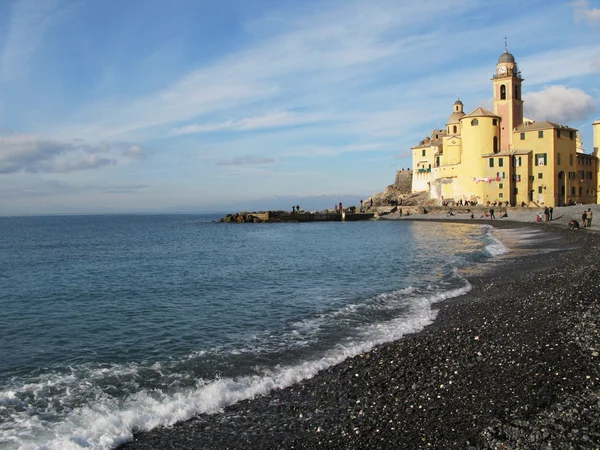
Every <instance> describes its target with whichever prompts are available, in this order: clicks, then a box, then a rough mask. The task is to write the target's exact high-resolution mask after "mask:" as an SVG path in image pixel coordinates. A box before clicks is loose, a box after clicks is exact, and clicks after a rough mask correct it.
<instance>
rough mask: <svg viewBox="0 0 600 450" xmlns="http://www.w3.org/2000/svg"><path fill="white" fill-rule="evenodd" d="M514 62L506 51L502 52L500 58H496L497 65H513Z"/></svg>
mask: <svg viewBox="0 0 600 450" xmlns="http://www.w3.org/2000/svg"><path fill="white" fill-rule="evenodd" d="M514 62H515V57H514V56H513V55H512V54H510V53H508V50H504V53H502V54H501V55H500V58H498V64H500V63H514Z"/></svg>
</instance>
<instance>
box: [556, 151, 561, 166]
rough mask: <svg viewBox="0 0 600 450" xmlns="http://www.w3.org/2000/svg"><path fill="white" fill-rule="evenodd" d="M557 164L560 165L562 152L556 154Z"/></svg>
mask: <svg viewBox="0 0 600 450" xmlns="http://www.w3.org/2000/svg"><path fill="white" fill-rule="evenodd" d="M556 165H557V166H560V153H557V154H556Z"/></svg>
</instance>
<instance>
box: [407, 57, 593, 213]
mask: <svg viewBox="0 0 600 450" xmlns="http://www.w3.org/2000/svg"><path fill="white" fill-rule="evenodd" d="M491 81H492V85H493V90H494V111H493V112H491V111H488V110H486V109H484V108H481V107H478V108H476V109H475V110H474V111H472V112H470V113H469V114H466V113H465V112H464V111H463V103H462V102H461V101H460V100H457V101H456V102H455V103H454V106H453V111H452V113H451V114H450V117H449V118H448V122H447V123H446V128H445V129H443V130H433V131H432V133H431V135H430V136H428V137H426V138H425V139H423V141H421V143H420V144H419V145H417V146H415V147H413V148H412V154H413V191H414V192H422V191H427V192H429V195H430V198H432V199H437V200H439V201H440V202H451V201H460V200H462V201H471V202H476V203H478V204H487V202H490V203H493V202H497V203H506V202H508V203H510V204H512V205H521V204H523V203H524V204H526V205H530V204H531V205H532V206H534V205H538V206H541V205H544V206H558V205H565V204H569V203H579V202H581V203H597V202H598V199H599V193H598V191H599V189H600V185H599V184H598V179H599V175H598V170H599V167H598V158H599V157H600V154H599V153H600V151H599V150H598V147H599V146H600V121H596V122H594V153H593V154H585V153H584V152H583V148H582V145H581V140H580V139H579V136H578V134H577V130H576V129H574V128H570V127H568V126H566V125H560V124H557V123H553V122H536V121H533V120H531V119H526V118H524V116H523V100H522V98H521V85H522V83H523V81H524V80H523V78H522V77H521V72H520V71H519V69H518V67H517V64H516V62H515V58H514V57H513V55H511V54H510V53H509V52H508V50H506V49H505V51H504V53H502V55H500V58H499V59H498V63H497V64H496V73H495V74H494V75H493V77H492V80H491Z"/></svg>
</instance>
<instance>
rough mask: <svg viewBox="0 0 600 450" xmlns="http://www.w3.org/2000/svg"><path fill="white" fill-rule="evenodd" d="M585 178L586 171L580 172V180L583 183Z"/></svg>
mask: <svg viewBox="0 0 600 450" xmlns="http://www.w3.org/2000/svg"><path fill="white" fill-rule="evenodd" d="M584 176H585V175H584V171H583V170H580V171H579V179H580V180H581V181H583V178H584Z"/></svg>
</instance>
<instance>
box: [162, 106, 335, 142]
mask: <svg viewBox="0 0 600 450" xmlns="http://www.w3.org/2000/svg"><path fill="white" fill-rule="evenodd" d="M325 118H326V116H325V115H324V114H296V113H293V112H290V111H277V112H274V113H270V114H266V115H263V116H257V117H247V118H244V119H240V120H227V121H225V122H218V123H210V124H195V125H186V126H183V127H178V128H175V129H174V130H173V135H174V136H181V135H184V134H198V133H212V132H217V131H254V130H264V129H272V128H281V127H291V126H297V125H305V124H308V123H313V122H317V121H319V120H323V119H325Z"/></svg>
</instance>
